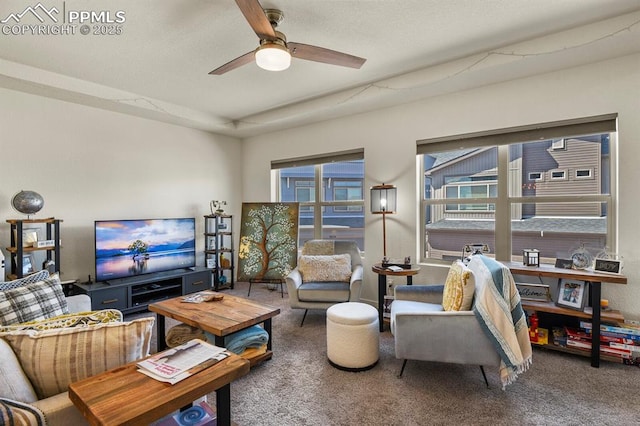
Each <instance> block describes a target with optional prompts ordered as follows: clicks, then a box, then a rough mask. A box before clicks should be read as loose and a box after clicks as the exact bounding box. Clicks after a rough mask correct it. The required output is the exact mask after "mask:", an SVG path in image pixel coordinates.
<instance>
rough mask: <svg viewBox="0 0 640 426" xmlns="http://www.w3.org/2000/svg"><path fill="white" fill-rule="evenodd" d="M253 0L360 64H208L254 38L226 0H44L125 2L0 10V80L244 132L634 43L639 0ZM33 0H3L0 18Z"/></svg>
mask: <svg viewBox="0 0 640 426" xmlns="http://www.w3.org/2000/svg"><path fill="white" fill-rule="evenodd" d="M261 3H262V6H263V7H265V8H267V7H270V8H278V9H281V10H282V11H283V12H284V15H285V18H284V21H283V22H282V23H281V24H280V26H279V27H278V29H279V30H280V31H282V32H283V33H285V34H286V36H287V38H288V40H290V41H295V42H301V43H306V44H313V45H317V46H321V47H326V48H329V49H333V50H339V51H343V52H346V53H350V54H353V55H357V56H361V57H364V58H367V62H366V63H365V64H364V65H363V67H362V68H361V69H359V70H357V69H351V68H343V67H338V66H332V65H326V64H322V63H315V62H309V61H304V60H299V59H294V60H293V62H292V65H291V67H290V68H289V69H288V70H286V71H283V72H268V71H264V70H261V69H259V68H258V67H257V66H256V65H255V64H254V63H250V64H248V65H245V66H243V67H241V68H238V69H236V70H234V71H231V72H229V73H227V74H224V75H222V76H212V75H208V72H209V71H211V70H213V69H214V68H216V67H218V66H220V65H222V64H224V63H226V62H228V61H230V60H231V59H233V58H235V57H237V56H240V55H242V54H244V53H247V52H249V51H252V50H253V49H255V47H256V46H257V45H258V39H257V37H256V35H255V33H254V32H253V31H252V30H251V28H250V27H249V25H248V23H247V22H246V21H245V19H244V17H243V15H242V14H241V12H240V10H239V9H238V7H237V6H236V4H235V2H234V1H233V0H136V1H133V2H132V1H126V0H108V1H107V0H101V1H95V0H94V1H88V0H85V1H82V0H66V1H61V0H60V1H57V0H52V1H47V0H42V1H41V4H42V5H43V6H44V7H45V8H46V9H48V10H51V8H52V7H54V6H55V7H56V8H57V9H58V10H59V11H60V14H59V15H58V16H62V15H64V14H65V13H67V14H68V13H69V11H78V10H85V11H86V10H88V11H109V12H110V13H111V16H112V17H114V16H115V13H116V12H117V11H122V12H124V15H123V16H125V17H126V21H125V22H123V23H122V24H120V29H121V31H122V33H121V34H119V35H95V34H88V35H82V34H80V32H79V25H77V28H76V33H75V34H64V35H31V34H30V33H28V32H27V33H26V34H18V35H13V34H7V32H11V31H17V30H15V29H14V28H18V27H21V26H23V25H28V24H33V25H35V24H39V22H38V21H37V18H35V17H34V16H33V15H29V14H25V15H24V16H22V17H21V18H20V22H16V20H15V19H13V20H11V19H9V20H8V21H7V22H6V23H5V24H0V26H4V27H3V29H2V34H0V86H2V87H7V88H11V89H15V90H22V91H25V92H29V93H36V94H40V95H44V96H51V97H55V98H59V99H64V100H69V101H72V102H78V103H82V104H86V105H92V106H96V107H100V108H105V109H109V110H114V111H121V112H124V113H129V114H135V115H139V116H143V117H149V118H152V119H157V120H163V121H167V122H174V123H178V124H182V125H187V126H191V127H195V128H201V129H205V130H210V131H214V132H218V133H223V134H229V135H235V136H239V137H243V136H250V135H254V134H258V133H261V132H267V131H271V130H276V129H281V128H286V127H290V126H296V125H300V124H304V123H309V122H313V121H319V120H324V119H327V118H331V117H333V116H337V115H344V114H351V113H357V112H361V111H366V110H370V109H373V108H379V107H382V106H388V105H393V104H397V103H401V102H407V101H411V100H414V99H417V98H420V97H427V96H433V95H436V94H441V93H446V92H450V91H455V90H461V89H464V88H469V87H473V86H478V85H482V84H490V83H492V82H495V81H500V80H505V79H510V78H517V77H519V76H523V75H527V74H528V73H533V72H545V71H551V70H554V69H558V68H560V67H566V66H573V65H577V64H580V63H586V62H588V61H594V60H598V59H606V58H609V57H614V56H620V55H624V54H629V53H632V52H637V51H640V45H639V44H640V43H638V41H637V40H638V39H640V38H639V37H638V35H639V34H638V33H640V0H561V1H558V0H536V1H531V0H449V1H445V0H363V1H349V0H337V1H331V0H328V1H327V0H306V1H303V0H262V2H261ZM37 4H38V2H37V0H35V1H32V2H28V1H24V0H20V1H18V0H2V2H1V3H0V20H7V18H9V17H10V16H11V14H18V13H21V12H23V11H24V10H25V8H26V7H27V6H33V7H35V6H36V5H37ZM65 16H68V15H65ZM601 21H603V22H601ZM49 23H51V22H44V24H49ZM59 23H61V22H59ZM91 27H93V25H91ZM7 28H9V29H7ZM97 28H98V29H100V27H97ZM93 29H94V28H92V30H93ZM26 31H29V30H26ZM557 33H560V34H558V35H557V36H556V38H557V39H558V40H561V41H557V40H556V39H554V36H555V35H556V34H557ZM532 40H535V41H536V43H535V45H534V44H533V43H532ZM567 40H569V42H568V41H567ZM567 43H570V44H567ZM514 49H515V50H514Z"/></svg>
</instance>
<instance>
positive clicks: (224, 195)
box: [0, 89, 242, 281]
mask: <svg viewBox="0 0 640 426" xmlns="http://www.w3.org/2000/svg"><path fill="white" fill-rule="evenodd" d="M0 110H1V111H2V114H0V155H1V160H2V161H1V165H0V218H1V219H2V220H1V221H0V244H1V246H2V248H3V250H4V248H5V247H7V246H8V245H9V244H10V239H9V229H10V228H9V224H7V223H6V222H5V219H9V218H14V219H20V218H25V216H24V215H22V214H20V213H18V212H16V211H15V210H13V208H12V207H11V204H10V203H11V198H12V197H13V195H14V194H16V193H17V192H18V191H20V190H22V189H24V190H33V191H36V192H38V193H40V194H41V195H42V196H43V197H44V200H45V204H44V208H43V209H42V210H41V211H40V212H39V213H38V214H37V215H36V217H37V218H45V217H51V216H55V217H56V218H59V219H62V220H63V221H64V222H63V223H62V225H61V231H60V234H61V235H60V236H61V238H62V251H61V256H62V258H61V265H60V266H61V271H62V279H63V280H69V279H76V278H78V279H81V280H82V281H86V279H87V276H88V275H89V274H91V275H92V276H93V275H94V254H93V253H94V236H93V222H94V220H100V219H144V218H162V217H195V218H196V250H197V252H199V257H198V259H197V263H198V265H203V264H204V260H203V256H202V251H203V250H204V240H203V237H202V233H203V232H204V219H203V217H202V216H203V215H205V214H208V213H210V210H209V201H210V200H212V199H217V200H227V201H228V202H229V209H226V210H227V211H229V212H230V213H235V214H239V213H240V211H239V206H240V205H241V202H242V200H241V195H240V191H241V187H242V185H241V182H242V175H241V173H240V171H239V168H238V167H237V165H239V164H240V163H241V161H242V158H241V152H242V147H241V143H240V142H239V140H237V139H234V138H230V137H226V136H218V135H213V134H211V133H207V132H203V131H199V130H193V129H188V128H184V127H179V126H174V125H170V124H165V123H160V122H157V121H152V120H146V119H142V118H137V117H132V116H127V115H123V114H119V113H114V112H109V111H104V110H99V109H94V108H91V107H86V106H81V105H76V104H71V103H67V102H63V101H58V100H54V99H49V98H44V97H40V96H35V95H29V94H24V93H19V92H15V91H11V90H4V89H0ZM236 206H238V210H237V211H236V210H235V207H236ZM4 254H5V257H7V252H6V251H4ZM7 262H8V257H7ZM7 269H8V268H7Z"/></svg>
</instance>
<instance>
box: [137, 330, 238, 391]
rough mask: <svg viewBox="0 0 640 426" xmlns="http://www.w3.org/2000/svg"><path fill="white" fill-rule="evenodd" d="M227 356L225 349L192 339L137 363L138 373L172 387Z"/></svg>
mask: <svg viewBox="0 0 640 426" xmlns="http://www.w3.org/2000/svg"><path fill="white" fill-rule="evenodd" d="M227 356H229V353H228V352H227V351H226V349H225V348H220V347H218V346H214V345H212V344H210V343H207V342H205V341H204V340H200V339H193V340H189V341H188V342H186V343H183V344H182V345H180V346H176V347H175V348H171V349H167V350H166V351H162V352H159V353H157V354H155V355H152V356H150V357H149V358H147V359H145V360H142V361H140V362H138V371H139V372H141V373H142V374H146V375H147V376H149V377H151V378H154V379H156V380H160V381H162V382H167V383H171V384H172V385H173V384H175V383H178V382H179V381H180V380H184V379H186V378H187V377H189V376H192V375H194V374H195V373H197V372H199V371H202V370H204V369H205V368H208V367H210V366H212V365H214V364H216V363H218V362H220V361H222V360H223V359H225V358H226V357H227Z"/></svg>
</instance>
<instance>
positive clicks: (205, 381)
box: [69, 354, 249, 426]
mask: <svg viewBox="0 0 640 426" xmlns="http://www.w3.org/2000/svg"><path fill="white" fill-rule="evenodd" d="M248 372H249V361H247V360H246V359H244V358H241V357H239V356H237V355H234V354H232V355H229V356H228V357H227V358H225V359H223V360H222V361H220V362H219V363H217V364H215V365H213V366H211V367H209V368H206V369H204V370H202V371H200V372H198V373H196V374H194V375H193V376H191V377H187V378H186V379H184V380H182V381H180V382H178V383H176V384H175V385H170V384H168V383H164V382H160V381H158V380H155V379H152V378H151V377H148V376H146V375H144V374H142V373H140V372H138V371H137V362H132V363H130V364H127V365H124V366H122V367H117V368H114V369H112V370H109V371H105V372H104V373H101V374H98V375H95V376H93V377H89V378H86V379H84V380H80V381H79V382H74V383H71V384H70V385H69V399H71V401H72V402H73V403H74V404H75V406H76V407H78V410H80V412H81V413H82V415H83V416H84V417H85V418H86V419H87V420H88V422H89V424H91V425H124V424H149V423H151V422H153V421H155V420H158V419H160V418H162V417H164V416H166V415H167V414H170V413H172V412H174V411H176V410H179V409H180V408H182V407H185V406H187V405H189V404H191V403H192V402H193V401H195V400H196V399H198V398H199V397H201V396H203V395H207V394H208V393H210V392H213V391H216V415H217V421H218V423H217V424H218V425H227V426H228V425H230V424H231V412H230V411H231V409H230V405H231V397H230V383H231V382H232V381H233V380H235V379H237V378H239V377H241V376H244V375H245V374H247V373H248Z"/></svg>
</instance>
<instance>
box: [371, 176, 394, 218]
mask: <svg viewBox="0 0 640 426" xmlns="http://www.w3.org/2000/svg"><path fill="white" fill-rule="evenodd" d="M396 191H397V189H396V187H395V186H393V185H385V184H384V183H383V184H382V185H376V186H372V187H371V213H374V214H386V213H395V212H396V207H397V197H396Z"/></svg>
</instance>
